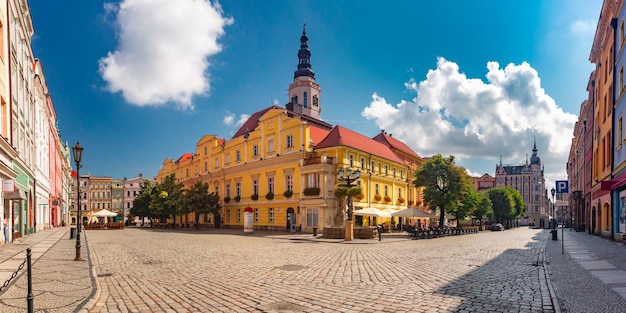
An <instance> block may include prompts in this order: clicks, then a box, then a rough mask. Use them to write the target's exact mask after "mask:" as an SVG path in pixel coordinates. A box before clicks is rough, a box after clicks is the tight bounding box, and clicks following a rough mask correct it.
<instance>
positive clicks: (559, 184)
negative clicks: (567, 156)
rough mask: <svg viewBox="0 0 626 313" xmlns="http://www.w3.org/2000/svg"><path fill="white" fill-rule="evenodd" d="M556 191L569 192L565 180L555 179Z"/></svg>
mask: <svg viewBox="0 0 626 313" xmlns="http://www.w3.org/2000/svg"><path fill="white" fill-rule="evenodd" d="M555 183H556V193H569V185H568V181H567V180H557V181H556V182H555Z"/></svg>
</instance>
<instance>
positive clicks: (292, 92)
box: [286, 24, 322, 120]
mask: <svg viewBox="0 0 626 313" xmlns="http://www.w3.org/2000/svg"><path fill="white" fill-rule="evenodd" d="M286 107H287V110H289V111H293V112H295V113H299V114H303V115H308V116H310V117H313V118H315V119H318V120H319V119H320V113H321V112H322V109H321V106H320V85H318V84H317V83H316V82H315V72H313V70H312V69H311V50H309V38H308V37H307V36H306V24H304V26H303V27H302V36H301V37H300V50H299V51H298V70H296V71H295V72H294V75H293V83H291V84H290V85H289V103H288V104H287V106H286Z"/></svg>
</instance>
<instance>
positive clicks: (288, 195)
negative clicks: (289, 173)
mask: <svg viewBox="0 0 626 313" xmlns="http://www.w3.org/2000/svg"><path fill="white" fill-rule="evenodd" d="M283 196H285V198H291V196H293V191H291V190H289V189H287V190H285V192H283Z"/></svg>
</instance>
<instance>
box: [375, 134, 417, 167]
mask: <svg viewBox="0 0 626 313" xmlns="http://www.w3.org/2000/svg"><path fill="white" fill-rule="evenodd" d="M374 140H376V141H378V142H381V143H383V144H386V145H388V146H390V147H392V148H395V149H398V150H400V151H402V152H404V153H406V154H408V155H410V156H412V157H414V158H418V159H420V160H421V159H422V157H420V156H419V155H418V154H417V153H416V152H415V151H413V150H412V149H411V148H409V146H407V145H406V144H405V143H404V142H402V141H400V140H398V139H396V138H393V137H391V136H389V135H388V134H387V133H384V132H381V133H380V134H378V135H376V137H374Z"/></svg>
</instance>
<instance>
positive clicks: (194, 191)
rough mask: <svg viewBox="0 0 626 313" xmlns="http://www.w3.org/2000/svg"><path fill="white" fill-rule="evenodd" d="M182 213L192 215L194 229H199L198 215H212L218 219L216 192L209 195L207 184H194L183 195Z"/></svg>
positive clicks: (217, 195) (218, 199) (218, 205)
mask: <svg viewBox="0 0 626 313" xmlns="http://www.w3.org/2000/svg"><path fill="white" fill-rule="evenodd" d="M182 206H183V207H184V209H183V212H189V213H194V216H195V221H196V229H199V228H200V224H199V223H198V221H199V220H200V214H207V213H212V214H214V216H215V215H217V218H219V209H220V208H221V205H220V198H219V194H218V193H217V192H212V193H209V184H208V183H204V182H196V183H195V184H193V185H192V186H191V188H189V189H187V190H185V191H184V193H183V197H182Z"/></svg>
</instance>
